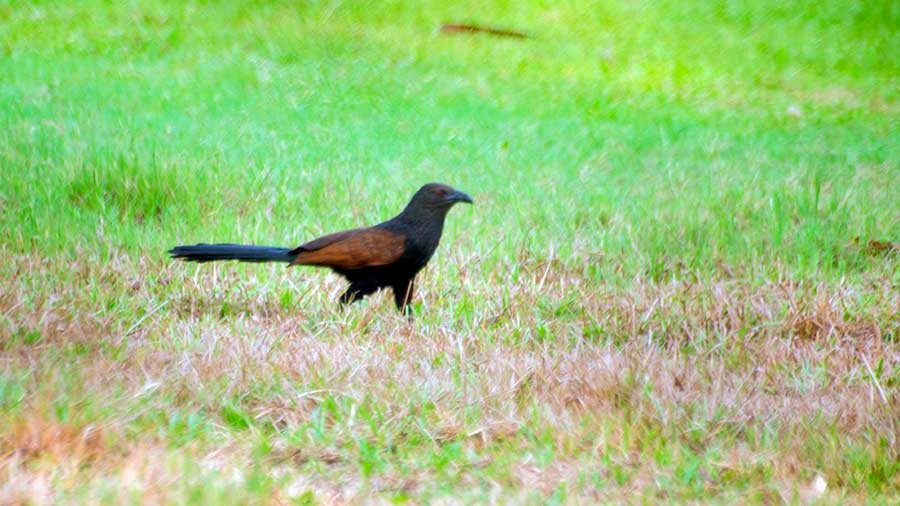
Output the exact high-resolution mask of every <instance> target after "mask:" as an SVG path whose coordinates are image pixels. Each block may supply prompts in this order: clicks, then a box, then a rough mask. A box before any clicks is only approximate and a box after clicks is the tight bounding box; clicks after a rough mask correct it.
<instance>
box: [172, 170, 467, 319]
mask: <svg viewBox="0 0 900 506" xmlns="http://www.w3.org/2000/svg"><path fill="white" fill-rule="evenodd" d="M457 202H467V203H469V204H471V203H472V197H470V196H468V195H467V194H465V193H463V192H461V191H458V190H455V189H453V188H452V187H450V186H447V185H445V184H440V183H429V184H426V185H425V186H423V187H421V188H419V190H418V191H417V192H416V193H415V195H413V197H412V199H411V200H410V201H409V204H407V205H406V208H405V209H403V212H401V213H400V214H398V215H397V216H395V217H394V218H391V219H390V220H388V221H385V222H384V223H379V224H378V225H375V226H372V227H367V228H357V229H353V230H346V231H344V232H337V233H335V234H329V235H326V236H323V237H319V238H318V239H313V240H312V241H309V242H307V243H304V244H301V245H300V246H298V247H296V248H293V249H291V248H276V247H271V246H251V245H244V244H196V245H193V246H176V247H174V248H172V249H171V250H169V254H170V255H171V256H172V258H178V259H181V260H185V261H188V262H214V261H216V260H237V261H240V262H284V263H287V264H288V266H291V265H313V266H317V267H328V268H330V269H331V270H332V271H334V272H336V273H338V274H340V275H341V276H343V277H344V278H346V279H347V281H349V282H350V286H349V287H348V288H347V290H346V291H345V292H344V293H343V295H341V298H340V303H341V305H342V306H343V305H346V304H351V303H353V302H355V301H357V300H360V299H362V298H363V297H365V296H367V295H369V294H371V293H374V292H376V291H377V290H380V289H382V288H388V287H390V288H391V289H392V290H393V292H394V303H395V304H396V305H397V309H399V310H400V311H405V310H407V309H408V304H409V302H410V301H411V300H412V297H413V288H414V280H415V277H416V274H418V273H419V271H420V270H422V268H423V267H425V265H426V264H428V260H430V259H431V256H432V255H433V254H434V251H435V250H436V249H437V247H438V243H439V242H440V240H441V233H442V232H443V230H444V218H446V216H447V212H448V211H449V210H450V208H451V207H453V205H454V204H456V203H457Z"/></svg>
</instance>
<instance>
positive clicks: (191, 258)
mask: <svg viewBox="0 0 900 506" xmlns="http://www.w3.org/2000/svg"><path fill="white" fill-rule="evenodd" d="M169 254H170V255H172V258H180V259H182V260H184V261H186V262H214V261H216V260H238V261H240V262H290V261H291V260H293V259H294V257H295V256H297V255H296V254H294V253H291V249H290V248H274V247H271V246H249V245H245V244H195V245H193V246H175V247H174V248H172V249H170V250H169Z"/></svg>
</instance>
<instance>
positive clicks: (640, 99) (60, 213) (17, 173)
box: [0, 0, 900, 275]
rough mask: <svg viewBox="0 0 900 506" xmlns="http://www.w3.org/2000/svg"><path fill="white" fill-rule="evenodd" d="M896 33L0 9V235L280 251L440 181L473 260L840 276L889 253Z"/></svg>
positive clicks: (729, 9)
mask: <svg viewBox="0 0 900 506" xmlns="http://www.w3.org/2000/svg"><path fill="white" fill-rule="evenodd" d="M445 22H474V23H479V24H484V25H490V26H501V27H509V28H514V29H518V30H522V31H524V32H526V33H528V34H530V35H532V38H531V39H528V40H511V39H500V38H495V37H490V36H484V35H478V36H465V35H460V36H444V35H441V34H439V32H438V29H439V27H440V25H441V24H442V23H445ZM897 26H900V5H898V4H897V3H896V2H891V1H881V2H845V1H828V2H811V1H810V2H775V1H765V0H758V1H753V2H726V1H714V2H705V1H704V2H699V1H697V2H694V1H691V2H613V1H610V2H524V3H523V2H489V3H482V2H454V3H452V4H444V3H442V2H420V3H417V4H416V5H414V6H412V5H408V4H406V3H403V2H376V3H364V2H337V1H335V2H277V1H276V2H225V1H223V2H209V3H207V2H199V3H197V2H172V3H169V2H153V1H151V2H113V3H109V2H94V1H84V2H69V3H60V2H28V3H21V2H2V3H0V76H2V77H0V110H2V111H3V114H2V115H0V166H2V173H0V188H2V189H0V226H2V228H3V229H4V230H5V231H6V232H5V233H4V238H3V242H4V243H6V244H7V245H8V246H9V247H10V248H12V250H14V251H18V252H24V251H29V250H33V249H40V250H41V251H42V252H43V254H45V255H48V256H54V257H58V256H63V257H64V256H66V255H71V254H72V252H73V251H74V247H75V246H76V245H77V246H80V247H81V248H82V250H83V251H84V250H86V251H93V252H98V253H100V252H103V251H106V250H108V249H109V248H113V249H118V248H121V249H125V250H127V251H131V252H138V251H145V252H146V253H147V254H149V255H153V256H161V255H162V251H163V249H165V247H167V246H169V245H171V244H173V243H175V242H179V241H225V240H228V241H249V242H258V243H273V244H279V245H281V244H284V245H293V244H297V243H299V242H301V241H303V240H305V239H307V238H309V237H311V236H313V235H315V234H318V233H321V232H324V231H329V230H334V229H339V228H341V227H348V226H356V225H359V224H364V223H374V222H377V221H379V220H381V219H385V218H387V217H390V216H391V215H392V214H393V213H395V212H397V211H399V209H400V208H401V207H402V205H403V204H404V203H405V201H406V200H407V199H408V197H409V195H410V194H411V193H412V192H413V191H414V190H415V189H416V188H417V187H418V186H419V185H420V184H421V183H424V182H427V181H430V180H438V181H445V182H448V183H450V184H453V185H456V186H459V187H461V188H463V189H466V190H469V191H470V192H472V193H474V194H475V195H476V199H477V207H476V208H475V209H474V212H473V213H471V215H470V216H466V217H465V218H459V219H457V218H456V217H454V218H453V219H451V220H450V226H451V230H452V231H451V234H452V235H453V236H461V235H466V236H468V237H470V238H471V239H470V244H468V245H467V246H466V247H467V248H469V249H470V250H471V251H475V252H480V253H482V254H484V255H487V256H490V257H491V258H492V259H496V258H506V257H509V256H510V255H511V254H512V253H514V252H515V251H517V250H518V248H521V247H522V245H523V244H524V245H525V247H526V248H528V249H530V250H533V252H534V253H535V254H536V255H538V256H543V255H546V254H547V251H548V250H550V249H553V250H555V251H556V252H557V253H558V254H559V255H560V256H561V257H562V258H564V259H565V258H567V257H568V256H570V255H569V254H570V253H572V252H573V251H582V252H584V251H587V252H589V253H593V252H602V253H603V254H604V256H605V257H606V258H610V259H613V260H614V261H613V262H606V263H603V264H602V265H600V266H598V269H599V270H598V272H607V273H610V274H613V273H624V274H627V275H631V274H635V273H638V272H643V273H651V274H653V275H660V274H662V273H664V272H668V270H670V269H672V268H673V266H688V267H690V268H693V269H700V270H708V269H712V268H715V266H717V265H722V264H723V263H724V264H728V265H730V266H732V268H734V267H747V268H753V269H760V270H761V271H762V272H770V273H771V272H772V271H773V270H781V269H782V268H784V267H786V268H787V269H788V270H790V271H792V272H796V273H810V272H819V273H826V275H828V274H827V273H832V274H839V275H843V274H846V273H852V272H854V271H857V270H859V269H865V268H866V266H867V265H869V264H868V262H869V261H868V260H866V259H862V258H860V257H859V255H858V251H857V250H856V249H853V248H852V247H850V248H848V244H851V242H852V239H853V238H854V237H857V236H858V237H861V238H863V240H865V239H868V238H877V239H895V240H896V239H898V237H897V223H898V221H900V191H898V188H900V170H898V167H900V163H898V162H900V142H898V141H900V134H898V127H897V123H898V122H897V117H898V113H900V105H898V99H900V77H898V75H900V73H898V64H897V58H896V56H895V55H897V54H900V35H898V31H897ZM498 243H499V245H498ZM101 254H102V253H101ZM490 261H491V260H490V259H488V264H487V265H491V264H490ZM879 261H880V260H879Z"/></svg>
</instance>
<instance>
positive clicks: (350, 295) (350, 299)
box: [338, 283, 376, 307]
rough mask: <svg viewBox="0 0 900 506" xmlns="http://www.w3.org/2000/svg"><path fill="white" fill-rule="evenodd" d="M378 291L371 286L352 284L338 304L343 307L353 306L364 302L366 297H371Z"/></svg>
mask: <svg viewBox="0 0 900 506" xmlns="http://www.w3.org/2000/svg"><path fill="white" fill-rule="evenodd" d="M375 290H376V288H375V287H373V286H369V285H358V284H356V283H351V284H350V286H349V287H347V290H346V291H345V292H344V293H343V294H342V295H341V298H340V301H339V302H338V304H339V305H340V306H341V307H344V306H347V305H349V304H353V303H354V302H356V301H358V300H362V299H363V298H364V297H365V296H366V295H370V294H371V293H373V292H374V291H375Z"/></svg>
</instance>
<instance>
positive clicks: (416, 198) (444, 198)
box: [409, 183, 472, 213]
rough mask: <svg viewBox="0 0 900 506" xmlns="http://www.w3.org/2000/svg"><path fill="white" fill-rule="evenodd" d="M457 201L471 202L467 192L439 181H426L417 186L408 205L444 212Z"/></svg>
mask: <svg viewBox="0 0 900 506" xmlns="http://www.w3.org/2000/svg"><path fill="white" fill-rule="evenodd" d="M457 202H465V203H467V204H471V203H472V197H470V196H469V195H468V194H466V193H464V192H461V191H459V190H456V189H454V188H453V187H451V186H448V185H445V184H441V183H428V184H426V185H425V186H423V187H421V188H419V191H417V192H416V194H415V195H413V198H412V200H410V201H409V207H414V208H419V209H440V210H443V211H444V212H445V213H446V212H447V211H448V210H449V209H450V208H451V207H453V204H456V203H457Z"/></svg>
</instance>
